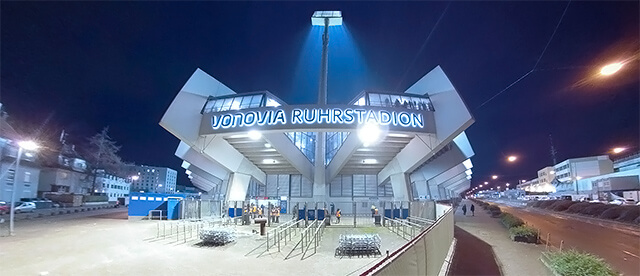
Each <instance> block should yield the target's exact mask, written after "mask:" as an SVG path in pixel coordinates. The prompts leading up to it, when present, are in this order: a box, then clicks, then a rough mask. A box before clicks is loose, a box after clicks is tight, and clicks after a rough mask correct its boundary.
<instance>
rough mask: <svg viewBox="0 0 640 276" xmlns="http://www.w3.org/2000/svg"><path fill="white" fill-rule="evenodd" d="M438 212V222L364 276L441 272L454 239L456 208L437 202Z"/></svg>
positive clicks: (434, 273) (433, 273)
mask: <svg viewBox="0 0 640 276" xmlns="http://www.w3.org/2000/svg"><path fill="white" fill-rule="evenodd" d="M436 213H441V214H442V215H441V216H439V217H438V218H437V220H436V221H435V223H433V224H431V225H429V226H428V227H427V228H426V229H425V230H423V231H422V232H420V233H419V234H417V235H416V236H415V237H414V238H413V239H411V240H410V241H409V242H407V243H406V244H405V245H404V246H402V247H400V248H399V249H398V250H396V251H394V252H393V253H392V254H390V255H389V256H387V257H386V258H384V259H383V260H382V261H380V262H378V263H377V264H375V265H373V266H372V267H371V268H369V269H368V270H367V271H365V272H364V273H362V275H438V274H439V273H440V270H441V268H442V266H443V264H444V263H445V259H446V257H447V254H448V250H449V248H450V247H451V244H452V242H453V211H452V208H451V207H450V206H446V205H441V204H436ZM414 223H416V224H419V223H418V222H417V220H415V222H414ZM405 235H406V234H405Z"/></svg>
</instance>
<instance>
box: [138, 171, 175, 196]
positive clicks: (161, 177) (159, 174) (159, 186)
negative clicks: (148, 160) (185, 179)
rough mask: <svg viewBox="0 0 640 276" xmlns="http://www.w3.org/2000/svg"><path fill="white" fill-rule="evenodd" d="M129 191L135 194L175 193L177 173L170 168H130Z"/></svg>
mask: <svg viewBox="0 0 640 276" xmlns="http://www.w3.org/2000/svg"><path fill="white" fill-rule="evenodd" d="M129 174H130V175H131V176H130V178H131V189H132V191H136V192H141V191H142V192H151V193H165V194H166V193H175V192H176V181H177V177H178V172H177V171H176V170H174V169H171V168H165V167H154V166H146V165H140V166H131V167H129Z"/></svg>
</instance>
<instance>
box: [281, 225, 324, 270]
mask: <svg viewBox="0 0 640 276" xmlns="http://www.w3.org/2000/svg"><path fill="white" fill-rule="evenodd" d="M319 222H320V221H318V220H314V221H313V222H312V223H311V224H309V226H307V227H306V228H305V229H304V230H302V231H300V241H298V243H296V245H295V246H294V247H293V249H291V251H289V254H287V256H286V257H284V259H285V260H286V259H289V256H291V254H292V253H293V252H294V251H296V249H297V248H298V246H300V250H301V251H300V252H301V254H303V255H304V249H305V247H306V245H308V244H309V242H310V236H311V235H313V233H314V232H313V231H314V229H315V228H316V227H318V225H317V224H318V223H319ZM322 223H324V220H323V221H322Z"/></svg>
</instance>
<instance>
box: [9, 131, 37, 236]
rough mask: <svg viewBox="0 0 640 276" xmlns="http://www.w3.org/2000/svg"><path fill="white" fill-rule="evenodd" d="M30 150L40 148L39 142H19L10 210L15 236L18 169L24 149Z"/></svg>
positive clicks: (12, 232) (10, 223)
mask: <svg viewBox="0 0 640 276" xmlns="http://www.w3.org/2000/svg"><path fill="white" fill-rule="evenodd" d="M23 149H25V150H29V151H33V150H36V149H38V144H36V143H35V142H33V141H22V142H18V156H16V169H15V171H14V173H13V188H12V189H11V211H10V215H9V235H10V236H13V235H14V231H13V224H14V223H13V222H14V219H15V213H16V203H15V201H16V190H17V187H18V178H19V177H20V174H19V172H18V170H19V169H20V159H21V158H22V150H23Z"/></svg>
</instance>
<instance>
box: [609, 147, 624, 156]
mask: <svg viewBox="0 0 640 276" xmlns="http://www.w3.org/2000/svg"><path fill="white" fill-rule="evenodd" d="M625 150H627V148H623V147H617V148H613V149H612V150H611V151H612V152H613V153H615V154H618V153H621V152H623V151H625Z"/></svg>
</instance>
